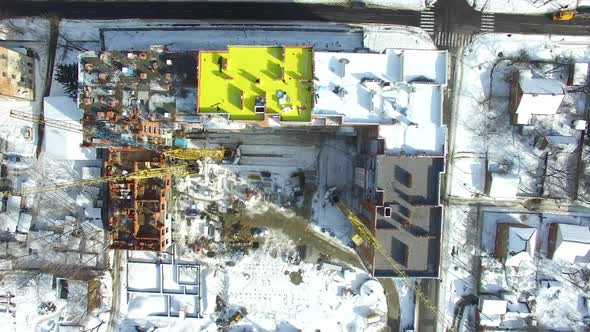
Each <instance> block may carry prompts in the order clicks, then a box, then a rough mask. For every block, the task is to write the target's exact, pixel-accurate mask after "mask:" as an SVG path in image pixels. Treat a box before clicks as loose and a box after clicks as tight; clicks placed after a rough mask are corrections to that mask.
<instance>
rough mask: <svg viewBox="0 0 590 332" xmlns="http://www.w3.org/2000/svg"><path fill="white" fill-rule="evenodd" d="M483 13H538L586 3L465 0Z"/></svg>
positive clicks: (583, 0)
mask: <svg viewBox="0 0 590 332" xmlns="http://www.w3.org/2000/svg"><path fill="white" fill-rule="evenodd" d="M466 1H467V3H468V4H469V5H470V6H471V7H473V8H474V9H475V10H479V11H482V12H484V13H508V14H528V15H539V14H547V13H553V12H556V11H559V10H560V9H564V10H565V9H575V8H576V7H578V6H582V5H586V6H587V5H588V3H587V2H588V1H587V0H466Z"/></svg>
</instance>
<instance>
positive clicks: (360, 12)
mask: <svg viewBox="0 0 590 332" xmlns="http://www.w3.org/2000/svg"><path fill="white" fill-rule="evenodd" d="M47 14H56V15H58V16H60V17H62V18H72V19H76V18H78V19H124V18H127V19H128V18H146V19H191V20H248V21H251V22H254V23H255V22H256V21H319V22H338V23H369V22H370V23H383V24H402V25H413V26H418V25H419V22H420V14H419V13H418V12H412V11H397V10H383V9H368V8H360V9H354V8H346V7H341V6H323V5H322V6H318V5H303V4H297V3H282V4H273V3H219V2H208V3H204V2H196V3H195V2H193V3H191V2H164V1H160V2H156V1H153V2H144V3H141V4H138V3H134V2H117V3H112V2H66V3H64V2H62V1H55V0H54V1H28V0H22V1H18V2H13V1H10V2H9V3H7V4H4V5H2V6H0V15H1V16H3V17H13V16H37V15H47Z"/></svg>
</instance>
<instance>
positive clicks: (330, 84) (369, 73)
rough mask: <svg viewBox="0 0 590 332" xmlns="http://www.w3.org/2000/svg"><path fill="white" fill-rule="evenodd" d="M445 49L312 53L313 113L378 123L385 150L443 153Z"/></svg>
mask: <svg viewBox="0 0 590 332" xmlns="http://www.w3.org/2000/svg"><path fill="white" fill-rule="evenodd" d="M447 58H448V54H447V52H446V51H439V50H396V49H388V50H386V52H385V53H380V54H376V53H340V52H315V53H314V75H315V77H314V80H315V104H314V112H313V116H314V118H315V119H322V118H323V119H329V120H330V121H335V122H336V123H338V124H344V125H363V124H365V125H366V124H375V125H380V127H382V128H380V129H379V131H380V136H381V137H382V138H383V139H384V140H385V149H386V150H387V151H386V153H390V154H398V153H408V154H413V153H431V154H437V155H440V154H442V153H443V146H444V135H445V134H444V128H443V127H442V103H443V95H444V94H443V91H442V90H443V88H444V86H445V84H446V83H447V61H448V59H447Z"/></svg>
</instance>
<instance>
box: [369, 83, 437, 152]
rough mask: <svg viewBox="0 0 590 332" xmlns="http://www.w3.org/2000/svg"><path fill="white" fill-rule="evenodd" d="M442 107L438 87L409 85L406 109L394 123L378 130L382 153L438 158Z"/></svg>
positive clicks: (398, 113)
mask: <svg viewBox="0 0 590 332" xmlns="http://www.w3.org/2000/svg"><path fill="white" fill-rule="evenodd" d="M442 103H443V92H442V86H440V85H432V84H413V85H412V91H411V93H410V95H409V102H408V105H407V107H406V108H402V109H400V110H399V111H398V112H397V114H396V115H395V119H396V120H397V121H398V122H397V123H396V124H393V125H380V126H379V136H380V137H382V138H383V139H384V141H385V150H386V153H393V154H397V153H400V152H402V151H403V152H405V153H408V154H413V153H419V152H424V153H429V154H442V153H443V150H444V140H445V132H444V128H443V127H442Z"/></svg>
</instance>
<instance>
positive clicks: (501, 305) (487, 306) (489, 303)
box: [479, 298, 508, 316]
mask: <svg viewBox="0 0 590 332" xmlns="http://www.w3.org/2000/svg"><path fill="white" fill-rule="evenodd" d="M507 303H508V302H507V301H506V300H500V299H497V300H496V299H486V298H484V299H481V300H480V302H479V311H480V312H481V313H482V314H484V315H486V316H491V315H503V314H505V313H506V305H507Z"/></svg>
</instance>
